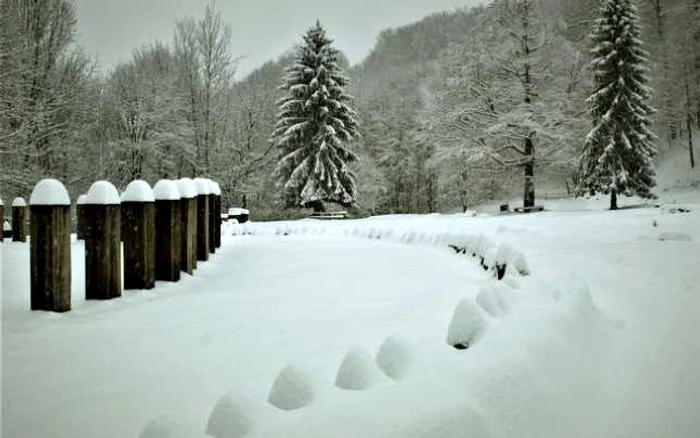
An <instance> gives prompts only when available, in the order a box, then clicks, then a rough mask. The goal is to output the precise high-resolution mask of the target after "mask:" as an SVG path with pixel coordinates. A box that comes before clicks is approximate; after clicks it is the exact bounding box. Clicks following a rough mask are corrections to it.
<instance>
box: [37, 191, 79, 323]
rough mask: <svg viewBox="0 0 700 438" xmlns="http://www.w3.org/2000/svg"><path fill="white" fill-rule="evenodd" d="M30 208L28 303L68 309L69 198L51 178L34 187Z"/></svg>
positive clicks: (48, 309) (69, 264)
mask: <svg viewBox="0 0 700 438" xmlns="http://www.w3.org/2000/svg"><path fill="white" fill-rule="evenodd" d="M29 205H30V207H29V208H30V213H31V214H30V220H31V225H30V228H31V229H30V234H31V236H32V238H31V239H30V242H29V252H30V277H31V286H30V296H31V297H30V302H31V309H32V310H47V311H52V312H67V311H69V310H70V308H71V258H70V249H71V244H70V197H69V196H68V192H67V191H66V188H65V187H64V186H63V184H61V182H60V181H58V180H55V179H43V180H41V181H39V182H38V183H37V185H36V186H34V190H33V191H32V195H31V197H30V198H29Z"/></svg>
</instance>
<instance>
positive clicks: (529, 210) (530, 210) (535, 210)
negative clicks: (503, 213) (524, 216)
mask: <svg viewBox="0 0 700 438" xmlns="http://www.w3.org/2000/svg"><path fill="white" fill-rule="evenodd" d="M513 210H514V211H515V212H516V213H538V212H540V211H544V206H542V205H535V206H532V207H515V208H514V209H513Z"/></svg>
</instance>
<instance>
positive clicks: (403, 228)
mask: <svg viewBox="0 0 700 438" xmlns="http://www.w3.org/2000/svg"><path fill="white" fill-rule="evenodd" d="M664 201H666V202H668V203H665V202H664ZM605 204H606V202H605V200H600V201H583V200H576V201H570V200H567V201H557V202H550V203H548V204H547V207H548V209H549V210H550V211H548V212H544V213H538V214H533V215H510V216H495V217H492V216H478V217H467V216H462V215H430V216H391V217H378V218H371V219H365V220H359V221H337V222H330V221H329V222H319V221H313V220H303V221H296V222H286V223H267V224H250V225H246V226H245V227H230V226H227V227H226V236H225V238H224V246H223V247H222V250H221V251H220V252H219V253H218V254H217V255H216V256H215V257H214V258H213V260H212V261H211V262H208V263H204V264H203V265H201V266H200V268H199V269H198V270H197V271H196V273H195V276H194V277H187V276H185V278H184V279H183V281H181V282H180V283H177V284H165V283H159V284H158V286H157V288H156V289H155V290H154V291H148V292H146V291H138V292H128V293H126V294H125V296H124V297H122V298H120V299H117V300H112V301H110V302H99V303H98V302H90V303H85V302H84V301H83V300H82V294H83V288H82V283H81V281H80V279H81V278H82V277H83V271H82V270H83V266H82V258H83V253H82V244H81V243H75V244H74V252H73V254H74V256H73V259H74V267H73V269H74V272H73V278H74V280H75V281H74V310H73V311H72V312H70V313H67V314H62V315H55V314H45V313H32V312H30V311H28V310H27V309H28V308H29V304H28V303H29V297H28V293H29V292H28V291H29V287H28V247H27V245H25V244H13V243H9V242H7V241H6V242H5V243H3V244H2V254H3V259H2V274H3V279H2V286H3V288H2V289H3V290H2V303H3V346H2V349H3V360H2V362H3V363H2V365H3V389H2V393H3V421H2V424H3V425H2V428H3V437H27V436H32V437H44V436H47V437H49V436H50V437H75V436H86V437H92V436H100V437H136V436H139V435H140V436H141V437H143V438H154V437H163V436H203V435H204V434H205V432H208V433H209V435H210V436H215V437H217V438H218V437H236V436H251V437H276V436H288V437H316V436H318V437H321V436H323V437H346V436H347V437H356V436H368V437H370V436H371V437H402V438H403V437H452V436H455V437H457V436H471V437H561V436H566V437H589V436H601V437H635V438H638V437H658V436H679V437H691V436H699V435H700V419H698V418H697V415H695V409H696V406H697V405H698V404H699V403H700V377H698V376H699V375H698V373H697V370H698V369H700V338H699V337H697V336H696V332H697V330H698V328H699V326H700V318H698V312H699V311H700V271H699V270H698V266H700V194H698V193H697V192H689V193H675V194H673V196H672V197H668V198H666V199H662V200H661V206H660V207H658V208H654V207H649V206H639V207H638V208H628V209H623V210H621V211H617V212H608V211H605V210H604V208H605ZM630 204H637V202H636V201H632V202H630ZM679 207H681V208H682V209H683V210H690V212H689V213H681V212H679V211H680V210H679ZM480 236H483V237H485V239H484V238H482V237H480ZM475 242H476V243H475ZM483 242H490V243H491V244H492V245H493V246H489V245H488V244H484V243H483ZM477 243H478V245H477ZM448 244H457V245H455V246H457V247H462V248H463V247H466V248H467V250H466V251H465V252H466V254H457V253H455V251H454V250H452V249H450V248H449V247H448ZM501 244H506V245H508V247H509V248H510V249H511V255H512V254H522V255H523V256H524V257H523V258H522V260H520V261H519V262H517V263H516V262H515V260H516V258H514V257H511V258H510V259H509V261H510V265H509V267H508V269H507V273H506V277H505V279H504V280H502V281H498V280H496V279H495V278H494V277H493V273H492V272H491V271H489V272H486V271H484V270H483V269H482V268H481V267H480V265H479V257H472V256H471V255H470V253H471V252H472V251H471V250H472V249H474V248H477V247H478V248H477V251H476V252H479V251H482V252H483V255H484V256H485V259H486V261H487V262H488V260H489V259H491V260H496V259H497V258H498V257H500V256H497V255H496V253H497V252H498V251H497V250H496V251H494V250H493V248H498V245H501ZM489 249H491V251H490V252H489ZM523 263H524V264H525V265H526V266H527V270H526V271H527V272H529V275H526V276H522V275H521V274H520V273H519V272H518V269H515V266H516V265H518V264H520V265H522V264H523ZM455 343H463V344H465V345H462V347H464V346H466V344H468V346H469V348H467V349H455V348H454V347H453V346H452V345H450V344H455ZM152 420H153V421H152ZM178 434H179V435H178Z"/></svg>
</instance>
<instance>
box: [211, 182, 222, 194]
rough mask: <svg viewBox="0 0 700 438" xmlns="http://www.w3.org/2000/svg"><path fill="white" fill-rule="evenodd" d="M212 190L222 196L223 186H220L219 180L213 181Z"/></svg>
mask: <svg viewBox="0 0 700 438" xmlns="http://www.w3.org/2000/svg"><path fill="white" fill-rule="evenodd" d="M211 192H212V193H213V194H214V195H216V196H221V187H220V186H219V183H218V182H214V181H212V191H211Z"/></svg>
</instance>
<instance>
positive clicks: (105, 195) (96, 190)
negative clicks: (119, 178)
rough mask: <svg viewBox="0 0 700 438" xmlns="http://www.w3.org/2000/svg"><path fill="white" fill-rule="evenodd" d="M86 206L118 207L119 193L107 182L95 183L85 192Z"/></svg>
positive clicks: (119, 201) (119, 202)
mask: <svg viewBox="0 0 700 438" xmlns="http://www.w3.org/2000/svg"><path fill="white" fill-rule="evenodd" d="M85 203H86V204H91V205H119V204H121V200H120V199H119V192H118V191H117V188H116V187H114V186H113V185H112V183H111V182H109V181H97V182H96V183H94V184H93V185H92V186H90V190H88V192H87V198H86V199H85Z"/></svg>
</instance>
